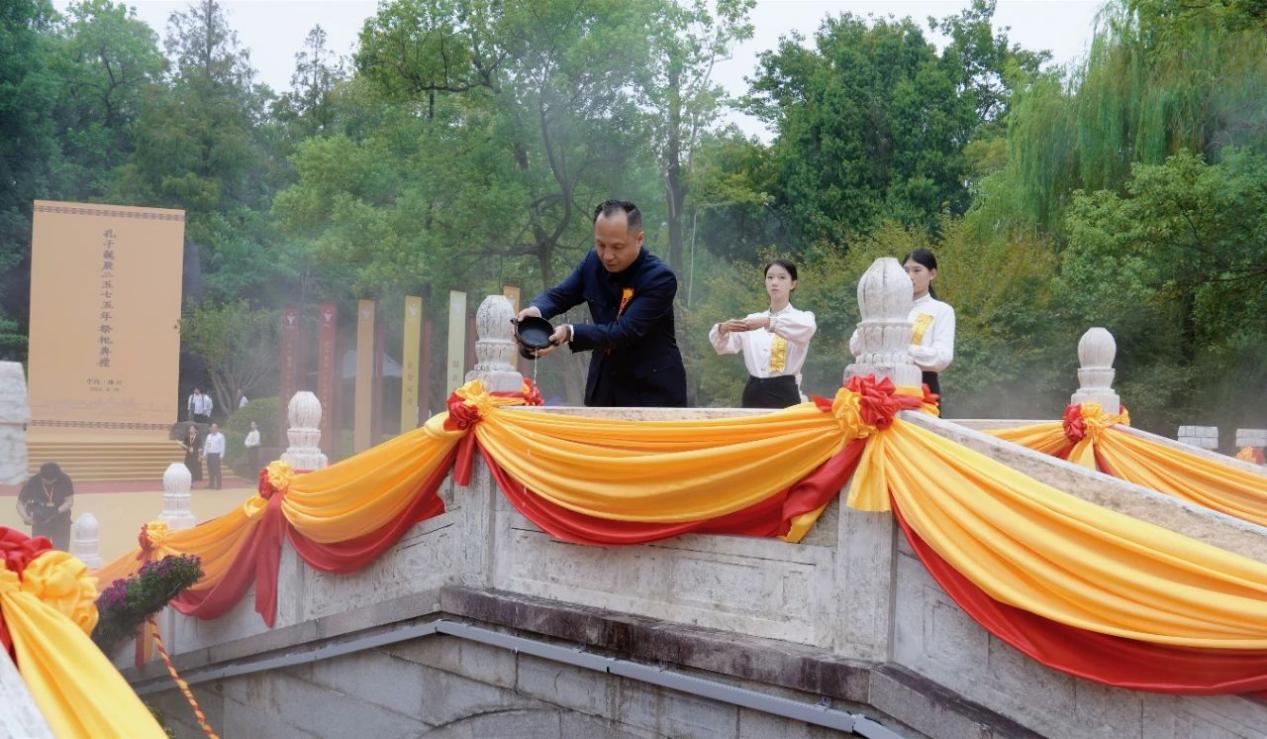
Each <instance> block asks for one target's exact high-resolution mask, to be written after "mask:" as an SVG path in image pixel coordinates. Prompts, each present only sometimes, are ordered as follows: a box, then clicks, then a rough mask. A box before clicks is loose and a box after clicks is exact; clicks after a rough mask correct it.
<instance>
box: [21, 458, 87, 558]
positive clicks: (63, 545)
mask: <svg viewBox="0 0 1267 739" xmlns="http://www.w3.org/2000/svg"><path fill="white" fill-rule="evenodd" d="M74 500H75V486H74V485H73V484H72V483H71V481H70V477H68V476H67V475H66V473H65V472H62V468H61V467H58V466H57V463H56V462H45V463H44V465H43V466H41V467H40V473H39V474H38V475H36V476H35V477H32V478H31V479H30V480H27V481H26V485H24V486H23V487H22V492H21V493H20V494H18V514H19V515H21V516H22V520H23V521H26V524H27V525H28V526H30V527H31V536H47V537H48V538H49V540H50V541H52V542H53V548H54V549H60V550H62V551H66V550H67V549H69V548H70V507H71V505H73V503H74Z"/></svg>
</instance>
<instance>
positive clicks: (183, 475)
mask: <svg viewBox="0 0 1267 739" xmlns="http://www.w3.org/2000/svg"><path fill="white" fill-rule="evenodd" d="M192 483H193V478H192V476H191V475H190V474H189V468H188V467H186V466H185V465H184V463H183V462H173V463H172V464H169V465H167V469H166V470H165V471H164V472H163V512H162V513H160V514H158V520H160V521H165V522H166V523H167V527H168V528H169V529H172V530H173V531H175V530H176V529H192V528H193V527H194V524H196V523H198V522H197V520H196V519H195V518H194V512H193V511H192V510H190V508H189V502H190V496H189V488H190V485H192Z"/></svg>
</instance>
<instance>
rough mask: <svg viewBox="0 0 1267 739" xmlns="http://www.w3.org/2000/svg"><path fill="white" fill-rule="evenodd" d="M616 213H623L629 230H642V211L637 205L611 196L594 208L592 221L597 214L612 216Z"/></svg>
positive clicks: (596, 218) (596, 217)
mask: <svg viewBox="0 0 1267 739" xmlns="http://www.w3.org/2000/svg"><path fill="white" fill-rule="evenodd" d="M616 213H624V214H625V222H626V223H627V224H628V226H629V230H630V231H641V230H642V211H640V210H638V206H636V205H634V204H633V203H631V202H629V201H628V200H617V199H616V198H612V199H610V200H604V201H603V202H601V203H599V204H598V207H597V208H595V209H594V221H595V222H597V221H598V217H599V216H607V217H608V218H610V217H612V216H613V215H615V214H616Z"/></svg>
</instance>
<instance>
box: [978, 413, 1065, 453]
mask: <svg viewBox="0 0 1267 739" xmlns="http://www.w3.org/2000/svg"><path fill="white" fill-rule="evenodd" d="M985 433H987V434H990V435H991V436H994V437H996V438H999V439H1002V440H1004V441H1010V442H1012V443H1013V444H1020V445H1021V446H1023V447H1026V448H1027V449H1033V450H1034V451H1036V452H1041V453H1043V454H1049V455H1055V454H1056V452H1059V451H1060V450H1061V449H1064V448H1065V447H1066V446H1068V445H1069V439H1068V438H1066V437H1065V426H1064V424H1062V423H1061V422H1060V421H1044V422H1042V423H1035V424H1033V425H1030V426H1017V427H1016V428H1010V429H990V430H987V431H986V432H985Z"/></svg>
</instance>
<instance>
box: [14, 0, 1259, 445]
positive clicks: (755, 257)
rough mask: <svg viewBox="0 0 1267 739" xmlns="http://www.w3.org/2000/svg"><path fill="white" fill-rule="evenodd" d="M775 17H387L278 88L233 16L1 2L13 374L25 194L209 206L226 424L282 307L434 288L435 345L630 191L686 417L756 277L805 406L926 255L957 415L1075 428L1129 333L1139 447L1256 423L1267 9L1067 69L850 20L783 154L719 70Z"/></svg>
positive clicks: (779, 102)
mask: <svg viewBox="0 0 1267 739" xmlns="http://www.w3.org/2000/svg"><path fill="white" fill-rule="evenodd" d="M751 6H752V3H751V0H723V1H722V2H715V3H714V2H703V0H634V2H624V1H619V0H597V1H592V2H585V3H576V2H563V1H559V0H543V1H542V2H533V3H500V2H493V1H492V0H389V1H388V2H384V3H382V4H381V5H380V6H379V8H378V10H377V12H376V14H375V15H374V16H373V17H371V18H370V19H369V20H368V21H367V22H366V24H365V25H364V27H363V28H362V31H361V35H360V43H359V44H358V47H357V49H356V50H355V52H354V54H353V57H352V58H351V59H350V60H348V61H346V62H345V60H341V59H339V58H338V57H337V55H336V54H334V53H333V52H332V51H331V49H330V48H329V47H328V45H327V40H326V38H325V35H324V32H323V31H322V30H321V29H320V28H319V27H318V28H314V29H313V30H312V32H311V33H310V34H309V36H308V39H307V40H306V42H305V45H304V48H303V49H302V51H301V52H300V53H299V54H297V55H296V64H295V74H294V76H293V77H292V80H291V88H290V89H289V90H285V91H280V92H279V93H278V94H274V93H273V92H272V91H271V90H268V89H267V88H264V87H262V86H260V85H258V84H257V83H256V81H255V78H254V72H253V70H252V69H251V66H250V63H249V58H248V57H247V55H246V53H245V51H244V50H243V49H242V48H241V45H240V44H239V43H238V41H237V38H236V36H235V34H234V32H233V29H232V28H230V26H229V24H228V21H227V18H226V16H225V14H224V12H223V8H222V6H221V4H220V2H219V0H193V2H191V3H190V5H189V6H188V7H187V8H186V9H184V10H181V11H180V12H178V13H175V14H173V16H172V19H171V23H170V24H169V26H168V27H167V29H166V33H165V34H164V39H163V41H164V43H163V45H162V47H161V48H160V46H159V38H158V34H156V33H154V32H153V31H152V30H151V29H149V28H148V27H147V26H146V25H145V24H143V23H141V22H140V21H138V20H137V19H136V17H135V15H134V13H133V12H132V11H130V10H128V9H127V8H126V7H125V6H124V5H123V4H122V3H119V2H115V1H114V0H80V1H78V2H72V3H70V4H69V5H68V6H66V8H65V15H64V16H58V15H57V14H56V13H55V12H53V9H52V6H51V5H50V4H49V3H48V2H47V0H10V1H9V2H4V3H0V181H3V182H5V186H4V187H2V188H0V354H3V355H4V356H6V357H7V358H19V359H20V358H22V356H23V355H24V353H25V343H26V342H25V333H26V323H27V315H26V311H27V306H28V305H29V291H28V286H27V279H28V275H29V267H28V265H29V261H28V257H29V244H30V224H31V213H30V210H31V201H32V200H33V199H35V198H62V199H77V200H90V201H104V202H120V203H125V204H136V205H156V206H172V207H179V208H183V209H185V210H186V211H187V212H188V222H187V223H188V238H189V240H190V241H191V242H192V245H194V246H193V250H192V257H193V258H192V259H190V260H189V264H188V265H187V266H188V268H189V273H190V274H189V275H188V276H189V278H190V279H189V283H188V284H189V286H190V288H191V291H190V294H189V295H188V296H187V297H188V298H189V301H190V304H189V306H187V308H186V311H185V316H184V318H183V320H182V337H183V339H184V348H185V350H186V351H187V352H188V353H189V354H191V355H193V356H194V357H195V358H196V359H197V360H198V362H197V364H201V365H205V367H206V372H207V373H208V375H209V378H203V377H202V376H198V377H197V378H187V379H189V380H196V381H197V382H198V383H199V384H202V383H203V382H204V380H205V379H210V380H211V386H212V387H213V389H214V395H215V399H216V401H217V404H218V405H219V406H220V407H221V408H222V409H225V410H229V409H232V408H233V401H234V399H235V398H236V392H237V390H238V389H239V388H243V389H245V390H246V392H247V394H248V396H252V397H254V396H256V395H259V396H264V395H269V394H271V393H273V392H274V386H275V377H276V372H275V369H276V367H275V363H276V351H275V347H276V340H277V329H278V323H277V318H278V309H279V308H281V307H282V306H283V305H288V304H295V305H298V306H299V307H301V310H307V309H306V308H305V306H310V305H311V304H312V303H315V302H317V301H319V300H328V299H334V300H340V301H345V302H344V307H343V308H342V309H341V312H342V313H343V314H344V315H345V316H346V315H348V314H349V311H348V310H347V302H346V301H350V300H351V299H354V298H358V297H376V298H379V299H380V300H382V301H383V303H384V304H385V305H387V304H396V301H398V299H399V296H400V295H402V294H404V293H406V292H408V293H411V294H418V293H420V292H421V293H422V294H424V295H430V296H435V298H434V299H432V300H430V301H429V302H428V305H427V310H428V313H429V315H430V316H431V317H432V319H433V320H435V321H436V326H437V327H438V328H439V329H440V330H438V331H437V332H436V334H437V335H436V336H435V337H433V346H434V347H435V348H436V349H437V351H438V354H437V355H436V356H437V357H442V356H443V351H444V350H443V328H442V327H443V326H444V323H445V320H446V318H447V317H446V311H447V307H446V306H445V305H444V303H443V300H442V299H441V298H442V296H443V295H444V294H445V293H446V292H447V290H449V289H457V290H464V291H466V292H467V293H468V295H469V296H470V298H471V301H472V304H475V303H478V299H479V297H480V296H482V295H484V294H488V293H492V292H497V291H499V290H500V288H501V286H502V285H504V284H516V285H519V286H520V287H521V288H522V289H523V291H524V297H525V298H528V297H530V296H531V295H532V294H533V293H534V292H535V291H536V290H537V288H539V287H542V286H545V285H548V284H553V283H554V282H557V281H558V278H559V277H560V276H561V275H562V274H563V273H565V272H566V271H567V270H568V269H570V268H571V266H572V265H573V264H574V263H575V261H576V260H577V258H578V257H579V256H580V255H581V254H582V253H583V252H584V250H585V249H587V248H589V244H590V241H591V233H590V211H591V209H592V207H593V206H594V204H595V203H596V202H597V201H599V200H601V199H603V198H606V197H608V196H613V195H614V196H621V197H625V198H628V199H632V200H634V201H636V202H638V203H639V204H640V205H641V206H642V209H643V211H644V214H645V225H646V229H647V244H648V246H649V248H651V250H652V251H655V252H656V253H657V254H660V255H661V256H662V257H664V258H666V259H667V260H668V261H669V262H670V263H672V264H674V265H675V267H678V273H679V278H680V280H679V281H680V284H681V286H682V289H681V291H680V292H679V300H678V307H679V309H680V319H681V320H680V323H679V343H680V345H681V347H682V350H683V354H684V357H685V360H686V363H687V368H688V377H689V381H690V383H691V385H692V387H691V399H692V402H694V403H696V404H701V405H708V404H721V405H730V404H734V403H735V402H736V401H737V399H738V397H739V392H740V388H741V385H742V382H743V380H744V371H743V367H742V362H740V361H739V360H738V358H736V357H718V356H716V355H715V353H714V352H713V351H712V349H711V347H710V346H709V344H708V343H707V341H706V339H705V337H706V335H707V332H708V329H709V327H710V326H711V325H712V324H713V323H715V322H716V321H719V320H723V319H725V318H729V317H733V316H738V315H743V314H746V313H748V312H751V311H755V310H760V309H762V308H763V307H764V305H765V301H766V297H765V294H764V290H763V286H762V282H761V280H760V272H759V266H760V265H761V264H762V263H763V262H764V261H765V260H766V259H768V258H770V257H772V256H781V257H792V258H793V259H795V260H796V261H797V262H798V264H799V265H800V268H801V269H800V272H801V286H800V288H799V289H798V291H797V293H796V296H795V300H794V302H795V304H796V305H797V306H798V307H801V308H804V309H807V310H812V311H814V312H815V314H816V315H817V318H818V323H819V334H818V337H817V338H816V339H815V342H814V344H813V348H812V350H811V352H810V358H809V362H808V364H807V366H806V369H805V372H804V375H805V383H804V387H805V389H806V391H807V392H810V393H820V394H829V393H830V392H832V390H833V389H834V387H835V386H836V384H837V383H838V382H839V380H840V373H841V369H842V368H843V367H844V366H845V365H846V364H848V363H849V361H850V357H849V353H848V350H847V340H848V337H849V334H850V333H851V331H852V329H853V326H854V322H855V321H856V320H857V315H856V297H855V289H856V283H857V278H858V276H859V275H860V274H861V273H862V271H863V270H864V269H865V268H866V266H867V265H868V264H869V263H870V261H871V260H872V259H873V258H874V257H876V256H888V255H900V254H902V253H905V252H906V251H908V250H909V249H911V248H913V247H916V246H932V247H933V248H934V249H935V250H936V251H937V253H938V255H939V257H940V260H941V270H940V273H939V276H938V279H937V283H936V285H937V289H938V290H939V293H940V295H941V296H942V297H943V298H945V299H946V300H947V301H948V302H950V303H951V304H952V305H954V306H955V308H956V312H957V316H958V325H959V331H958V342H957V347H956V357H955V361H954V364H953V366H952V367H951V369H950V370H949V371H948V372H947V373H946V374H945V376H944V377H943V378H942V384H943V387H944V388H945V390H946V391H947V393H948V396H949V397H950V399H951V400H950V409H951V413H952V414H953V415H958V416H966V415H978V414H986V413H1001V414H1005V415H1011V416H1031V417H1033V416H1040V417H1053V416H1054V415H1055V414H1056V413H1057V412H1058V410H1059V408H1060V406H1061V405H1063V403H1064V402H1065V399H1066V398H1067V396H1068V394H1069V392H1070V391H1071V390H1072V389H1073V386H1074V383H1075V382H1076V379H1075V374H1074V351H1073V347H1074V346H1075V345H1076V342H1077V339H1078V337H1079V336H1080V335H1081V333H1082V332H1083V331H1085V329H1086V328H1087V327H1088V326H1090V325H1105V326H1108V327H1109V328H1110V329H1111V330H1113V331H1114V333H1115V334H1116V336H1117V339H1118V346H1119V354H1118V370H1119V371H1118V386H1119V389H1120V390H1121V392H1122V394H1123V397H1124V399H1125V400H1126V403H1127V405H1128V406H1130V407H1131V410H1132V412H1133V413H1134V416H1135V419H1136V422H1137V423H1138V424H1142V425H1145V426H1149V427H1152V428H1156V429H1158V430H1163V431H1170V430H1172V429H1169V428H1167V427H1168V426H1170V425H1173V424H1174V423H1176V422H1178V421H1183V422H1185V423H1187V422H1210V423H1218V424H1220V425H1227V424H1240V425H1249V426H1253V425H1262V424H1263V423H1267V420H1265V419H1262V418H1256V419H1255V418H1251V417H1250V416H1251V414H1252V410H1251V406H1250V405H1249V404H1245V403H1243V402H1240V397H1241V395H1242V393H1243V392H1244V389H1245V388H1257V387H1263V386H1264V381H1265V380H1267V377H1264V374H1263V372H1264V370H1263V367H1267V361H1265V359H1267V358H1265V357H1264V355H1263V349H1262V347H1263V346H1267V343H1265V342H1264V339H1265V338H1267V337H1264V336H1263V332H1264V330H1265V329H1264V328H1263V322H1262V321H1260V320H1255V318H1256V317H1257V316H1261V315H1263V311H1264V308H1267V305H1265V303H1267V297H1264V291H1263V288H1262V284H1263V277H1264V274H1263V267H1262V265H1263V264H1267V259H1265V256H1267V255H1265V254H1264V251H1263V250H1264V246H1263V245H1264V243H1267V234H1265V233H1264V231H1265V229H1267V226H1265V225H1264V221H1263V219H1262V218H1260V217H1259V214H1261V213H1263V212H1264V207H1263V206H1264V205H1267V203H1264V202H1263V199H1264V196H1263V192H1264V188H1267V184H1264V183H1265V182H1267V176H1265V175H1264V164H1263V160H1262V156H1263V155H1267V53H1265V52H1267V36H1264V34H1263V32H1262V30H1263V19H1264V17H1267V15H1265V14H1264V12H1263V10H1264V7H1267V6H1264V5H1263V3H1262V2H1261V0H1117V1H1116V2H1115V3H1113V4H1112V5H1110V6H1109V7H1108V8H1107V9H1106V10H1105V11H1104V12H1103V13H1102V16H1101V18H1100V20H1099V21H1098V26H1097V31H1096V36H1095V40H1094V43H1093V45H1092V47H1091V49H1090V51H1089V53H1088V55H1087V56H1086V58H1085V59H1084V60H1083V61H1082V63H1081V64H1079V65H1077V66H1076V68H1074V69H1073V70H1072V71H1070V72H1064V71H1061V70H1052V69H1043V68H1042V66H1043V63H1044V62H1045V61H1046V59H1047V56H1046V54H1045V53H1042V52H1034V51H1029V50H1025V49H1021V48H1019V47H1017V46H1016V45H1014V44H1012V43H1011V42H1010V41H1009V39H1008V37H1007V35H1006V33H1004V32H1003V30H1001V29H999V28H997V27H996V26H995V24H994V21H993V14H994V4H993V3H992V2H989V1H987V0H976V2H974V3H973V4H972V5H971V6H970V7H968V8H966V9H964V10H963V11H961V12H959V13H957V14H955V15H952V16H950V17H947V18H942V19H938V20H931V19H930V21H929V24H928V28H929V29H931V30H932V31H933V32H934V33H935V34H937V35H938V36H939V37H941V38H944V39H945V42H944V43H942V42H939V44H938V45H934V44H933V43H932V42H931V41H930V40H929V39H930V34H929V33H928V32H927V30H926V28H925V27H924V26H923V25H922V24H917V23H916V22H914V21H912V20H911V19H898V18H892V17H887V18H881V19H875V20H869V19H862V18H859V17H857V16H852V15H843V16H838V17H834V18H830V19H828V20H827V21H826V22H825V23H824V24H823V25H822V27H821V28H820V29H818V31H817V32H816V33H815V34H813V36H812V38H810V39H809V44H808V45H803V44H802V41H804V39H801V38H800V37H793V38H789V39H784V40H783V41H782V42H781V43H780V44H779V45H778V46H777V47H776V48H774V49H770V50H768V51H767V52H765V53H764V54H762V55H761V56H760V61H759V64H758V65H757V68H756V69H755V70H754V72H753V76H752V79H751V80H750V83H751V89H750V94H749V95H748V97H747V98H746V100H745V102H744V107H746V109H747V110H749V111H750V112H754V113H756V114H757V115H759V116H760V117H761V118H763V119H764V120H765V121H766V122H768V123H769V124H770V125H771V126H772V127H773V128H774V130H775V132H776V136H775V138H774V140H773V141H772V142H771V143H769V144H765V143H762V142H760V141H758V140H755V139H748V138H746V137H744V136H743V135H741V134H740V133H738V132H737V131H736V130H735V129H733V128H719V127H718V121H719V120H720V115H721V114H722V113H723V111H724V110H725V108H726V107H727V106H728V105H730V104H731V103H732V101H729V100H727V99H726V97H725V95H724V94H723V93H722V90H721V89H720V88H719V87H718V86H717V85H716V84H715V83H714V81H713V80H712V77H711V69H712V65H713V63H714V62H715V61H716V60H718V59H720V58H723V57H724V56H725V55H726V54H727V53H729V51H730V50H732V49H733V47H734V45H735V43H736V42H738V41H740V40H742V39H745V38H747V37H749V35H750V34H751V32H752V29H751V27H750V25H749V23H748V14H749V12H750V9H751ZM307 312H309V313H310V312H311V311H307ZM387 315H388V319H387V323H388V335H389V337H393V336H394V332H395V331H396V330H397V325H396V323H395V321H396V320H397V318H396V317H395V316H394V314H392V313H390V312H388V314H387ZM584 317H585V316H584V311H583V310H580V311H576V312H575V314H574V315H573V316H572V319H573V320H583V319H584ZM343 328H345V329H346V326H344V327H343ZM392 340H393V339H392V338H389V341H392ZM195 366H196V365H195ZM584 368H585V363H584V361H583V358H582V359H573V360H568V361H565V360H564V359H563V358H559V357H558V356H557V355H556V358H552V359H551V360H547V361H546V362H544V363H542V366H541V367H540V368H539V370H540V375H539V378H538V379H540V380H541V383H542V385H543V389H544V391H545V393H546V395H547V396H548V397H557V396H567V397H568V398H569V400H571V401H573V402H576V401H577V400H578V398H579V392H580V387H581V385H582V383H583V372H584ZM187 370H188V371H189V372H191V373H192V372H193V371H194V370H193V369H192V368H187ZM435 374H437V375H438V374H439V373H435ZM440 384H441V382H440V380H439V379H437V380H436V381H435V387H433V389H432V394H433V396H434V397H433V402H434V403H438V402H439V401H438V400H437V398H442V397H443V396H444V394H445V391H447V388H441V387H440ZM276 403H277V401H275V400H272V399H267V398H266V399H263V400H259V401H254V402H252V403H251V404H250V405H249V406H248V408H247V409H246V410H245V411H242V412H238V413H235V414H234V415H233V417H232V419H231V420H230V422H229V424H227V428H226V432H227V434H228V436H229V440H230V441H229V451H230V455H231V456H232V455H234V454H238V453H240V451H241V436H242V435H244V434H245V429H246V426H247V424H248V423H249V420H251V418H254V419H255V420H256V421H258V422H259V423H260V425H261V428H262V429H263V431H264V437H265V442H266V443H270V444H278V443H281V442H282V440H281V438H280V433H281V429H273V428H272V426H273V424H275V423H276V422H277V420H278V419H279V418H280V414H279V413H276V412H275V408H276ZM257 404H259V405H257ZM265 406H267V407H265ZM246 411H250V413H247V412H246ZM336 438H337V436H336Z"/></svg>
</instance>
